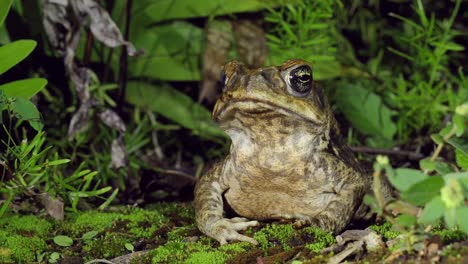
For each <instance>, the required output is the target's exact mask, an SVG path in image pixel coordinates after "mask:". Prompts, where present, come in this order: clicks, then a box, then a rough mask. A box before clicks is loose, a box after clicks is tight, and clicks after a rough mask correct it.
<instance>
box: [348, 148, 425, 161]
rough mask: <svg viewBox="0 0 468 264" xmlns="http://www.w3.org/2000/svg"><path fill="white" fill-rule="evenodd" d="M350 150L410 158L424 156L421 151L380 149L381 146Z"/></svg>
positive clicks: (416, 158) (418, 158) (414, 158)
mask: <svg viewBox="0 0 468 264" xmlns="http://www.w3.org/2000/svg"><path fill="white" fill-rule="evenodd" d="M351 150H352V151H353V152H359V153H371V154H384V155H396V156H408V158H409V159H411V160H420V159H423V158H424V155H423V154H421V153H417V152H412V151H407V150H393V149H381V148H370V147H351Z"/></svg>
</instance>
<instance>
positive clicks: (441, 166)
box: [435, 161, 453, 175]
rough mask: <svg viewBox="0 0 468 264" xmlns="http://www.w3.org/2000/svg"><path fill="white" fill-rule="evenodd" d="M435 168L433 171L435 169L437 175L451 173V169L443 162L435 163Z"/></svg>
mask: <svg viewBox="0 0 468 264" xmlns="http://www.w3.org/2000/svg"><path fill="white" fill-rule="evenodd" d="M435 166H436V168H435V169H436V171H437V173H439V174H440V175H444V174H447V173H451V172H453V169H452V167H450V165H448V164H447V163H445V162H443V161H436V162H435Z"/></svg>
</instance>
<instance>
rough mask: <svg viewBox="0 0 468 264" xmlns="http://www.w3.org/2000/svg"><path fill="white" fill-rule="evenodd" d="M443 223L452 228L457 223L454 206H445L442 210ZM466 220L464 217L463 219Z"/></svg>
mask: <svg viewBox="0 0 468 264" xmlns="http://www.w3.org/2000/svg"><path fill="white" fill-rule="evenodd" d="M444 220H445V224H446V225H447V227H448V228H454V227H455V225H456V224H457V210H456V208H446V209H445V212H444ZM465 221H466V219H465Z"/></svg>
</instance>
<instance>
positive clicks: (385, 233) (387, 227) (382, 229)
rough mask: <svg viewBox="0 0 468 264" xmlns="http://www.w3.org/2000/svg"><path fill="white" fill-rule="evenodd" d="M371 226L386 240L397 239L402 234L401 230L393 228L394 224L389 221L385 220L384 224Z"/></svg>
mask: <svg viewBox="0 0 468 264" xmlns="http://www.w3.org/2000/svg"><path fill="white" fill-rule="evenodd" d="M369 228H370V229H371V230H374V231H375V232H377V234H379V235H381V236H382V237H383V238H384V239H385V240H392V239H395V238H396V237H397V236H398V235H399V234H400V232H398V231H395V230H392V224H391V223H389V222H385V223H383V224H382V225H371V226H370V227H369Z"/></svg>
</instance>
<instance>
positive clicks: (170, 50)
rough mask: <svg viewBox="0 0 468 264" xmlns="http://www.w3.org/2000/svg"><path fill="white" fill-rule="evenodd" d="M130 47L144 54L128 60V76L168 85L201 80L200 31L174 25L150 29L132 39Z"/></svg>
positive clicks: (202, 41) (202, 40)
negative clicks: (171, 82) (162, 82)
mask: <svg viewBox="0 0 468 264" xmlns="http://www.w3.org/2000/svg"><path fill="white" fill-rule="evenodd" d="M133 43H134V44H135V46H137V47H138V48H140V49H144V50H146V53H145V54H144V55H143V56H139V57H135V58H129V63H130V65H129V71H130V73H131V74H132V76H138V77H150V78H152V79H158V80H171V81H198V80H200V79H201V73H200V66H199V63H200V54H201V53H202V44H203V43H204V37H203V30H202V29H201V28H199V27H196V26H194V25H193V24H190V23H187V22H181V21H176V22H174V23H170V24H167V25H161V26H157V27H152V28H151V30H147V31H145V33H144V34H140V35H137V36H135V38H134V39H133ZM116 65H117V66H118V63H117V62H116Z"/></svg>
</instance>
